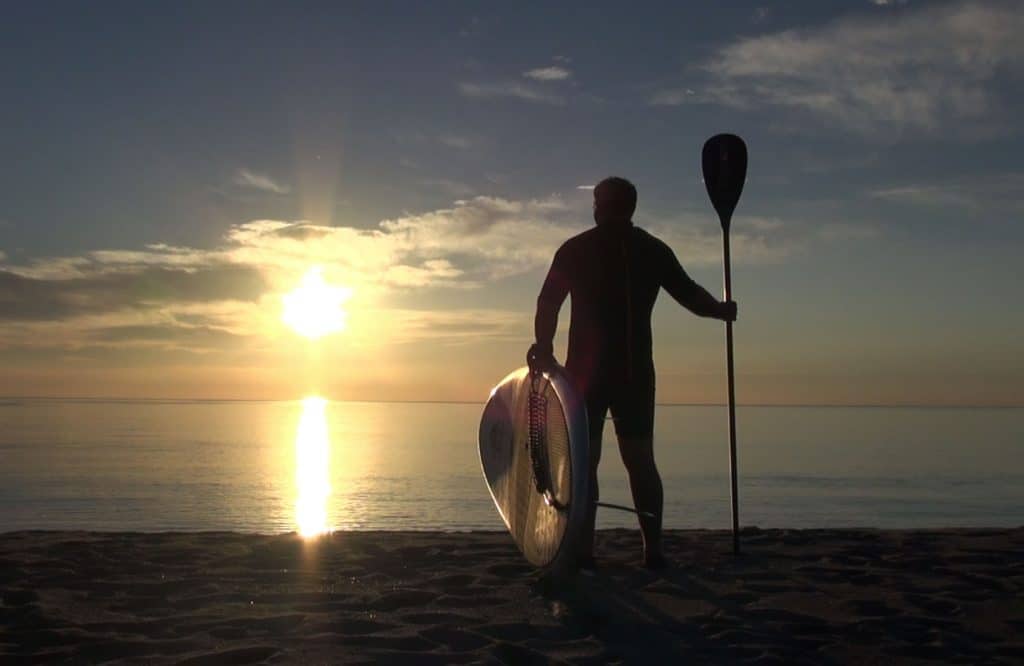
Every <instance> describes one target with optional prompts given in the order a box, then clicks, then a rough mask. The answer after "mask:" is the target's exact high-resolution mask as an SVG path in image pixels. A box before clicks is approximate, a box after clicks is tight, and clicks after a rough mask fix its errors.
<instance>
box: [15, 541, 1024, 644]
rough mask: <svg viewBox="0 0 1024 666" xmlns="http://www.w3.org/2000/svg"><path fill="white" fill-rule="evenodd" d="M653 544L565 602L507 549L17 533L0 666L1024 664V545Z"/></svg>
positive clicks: (616, 562) (635, 547)
mask: <svg viewBox="0 0 1024 666" xmlns="http://www.w3.org/2000/svg"><path fill="white" fill-rule="evenodd" d="M638 539H639V537H638V535H637V534H636V533H635V532H633V531H625V530H614V531H609V532H602V533H601V534H600V535H599V542H598V555H599V557H600V558H601V563H602V565H603V566H602V568H601V570H600V571H599V573H598V575H596V576H593V577H580V578H577V579H576V582H575V583H574V584H573V585H571V586H563V587H561V588H553V587H551V586H549V585H545V584H543V583H541V582H540V581H539V580H538V578H537V576H536V575H535V574H534V572H533V571H532V570H531V569H530V567H528V566H527V565H526V564H525V563H524V561H523V560H522V558H521V557H520V555H519V553H518V552H517V551H516V549H515V547H514V546H513V544H512V542H511V540H510V539H509V537H508V535H507V534H505V533H497V532H495V533H472V534H440V533H430V532H421V533H415V532H405V533H398V532H357V533H337V534H334V535H331V536H329V537H326V538H322V539H319V540H316V541H311V542H304V541H303V540H302V539H300V538H298V537H296V536H294V535H280V536H259V535H243V534H231V533H168V534H137V533H134V534H114V533H85V532H17V533H8V534H2V535H0V596H2V605H0V661H2V662H16V663H30V662H33V661H48V660H56V659H66V660H70V661H74V662H99V661H104V660H118V659H123V660H127V661H131V662H145V663H178V662H181V663H190V664H205V663H210V664H213V663H217V664H220V663H254V662H260V661H265V662H268V663H283V662H299V661H301V662H307V663H324V662H332V663H338V662H342V663H358V662H364V661H365V662H374V661H384V662H388V663H406V662H407V663H416V664H429V663H464V662H478V661H483V662H508V663H529V662H531V661H545V660H554V661H565V662H580V663H598V662H601V663H603V662H615V661H620V662H629V663H633V662H640V661H642V660H647V659H652V658H653V659H655V660H658V659H661V660H664V659H666V658H672V659H674V660H678V659H679V658H680V657H682V658H686V659H687V660H688V661H690V662H691V663H707V662H728V663H736V662H746V661H750V662H756V663H814V664H827V663H849V662H856V663H891V662H894V661H899V662H901V663H905V662H908V661H913V660H922V661H925V660H936V659H938V660H942V661H944V662H962V663H981V662H991V663H1021V662H1022V661H1024V528H1019V529H1013V530H1005V529H1002V530H996V529H991V530H989V529H986V530H937V531H936V530H928V531H878V530H763V531H761V530H748V531H746V532H745V534H744V539H743V544H744V548H745V551H744V554H743V555H741V556H740V557H738V558H734V557H733V556H732V555H731V554H730V552H729V548H730V537H729V534H728V533H726V532H712V531H675V532H670V533H669V534H668V536H667V541H666V543H667V551H668V553H669V555H670V556H671V557H672V558H673V559H674V560H675V561H676V562H677V565H678V566H677V567H676V568H675V569H673V570H672V571H670V572H668V573H665V574H656V573H651V572H648V571H645V570H644V569H642V568H640V567H638V565H637V562H636V559H637V556H638V554H639V548H640V545H639V541H638ZM651 663H657V661H654V662H651Z"/></svg>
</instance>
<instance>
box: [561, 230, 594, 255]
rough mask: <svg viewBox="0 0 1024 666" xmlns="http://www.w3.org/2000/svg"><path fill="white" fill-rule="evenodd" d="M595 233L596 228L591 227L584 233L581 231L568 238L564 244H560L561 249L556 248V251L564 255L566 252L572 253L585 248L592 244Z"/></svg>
mask: <svg viewBox="0 0 1024 666" xmlns="http://www.w3.org/2000/svg"><path fill="white" fill-rule="evenodd" d="M596 231H597V227H591V228H590V229H587V230H586V231H581V232H580V233H578V234H576V235H575V236H570V237H569V238H568V239H567V240H566V241H565V242H564V243H562V245H561V247H559V248H558V251H559V252H560V253H563V254H564V253H567V252H573V251H575V250H577V249H579V248H581V247H585V246H586V245H588V244H589V243H592V242H593V240H594V238H595V237H596V236H595V232H596Z"/></svg>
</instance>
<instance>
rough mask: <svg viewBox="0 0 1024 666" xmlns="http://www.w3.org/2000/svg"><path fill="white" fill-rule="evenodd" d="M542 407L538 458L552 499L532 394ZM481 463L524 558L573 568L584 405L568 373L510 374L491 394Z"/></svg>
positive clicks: (581, 512) (585, 443)
mask: <svg viewBox="0 0 1024 666" xmlns="http://www.w3.org/2000/svg"><path fill="white" fill-rule="evenodd" d="M531 386H533V387H534V390H536V392H537V394H538V397H540V398H541V399H542V400H541V403H540V404H542V405H543V416H542V418H541V419H540V420H539V423H541V424H542V425H543V426H544V427H543V428H542V430H541V432H540V433H539V434H540V435H541V436H540V438H539V441H540V444H541V446H540V447H539V449H538V451H537V452H538V453H539V455H538V460H539V461H540V466H541V470H542V474H545V475H546V477H547V478H546V479H545V484H544V485H545V486H550V498H551V499H552V500H554V501H553V502H549V501H547V499H546V498H545V495H544V494H543V493H542V492H540V491H539V490H538V488H537V480H536V474H535V471H534V463H533V458H532V457H531V450H530V394H531ZM479 444H480V464H481V467H482V468H483V473H484V478H485V479H486V481H487V487H488V489H489V490H490V492H491V497H493V498H494V504H495V506H496V507H497V509H498V513H499V514H500V515H501V518H502V520H504V522H505V526H506V527H508V530H509V533H510V534H511V535H512V538H513V540H514V541H515V542H516V545H518V546H519V549H520V550H521V551H522V552H523V555H524V556H525V557H526V559H527V560H528V561H529V562H530V563H531V564H533V565H535V566H537V567H540V568H545V569H548V568H550V569H559V568H562V567H565V566H567V565H570V564H572V563H573V560H574V555H575V545H576V541H577V539H578V536H579V533H580V531H581V530H582V527H583V521H584V520H585V518H586V511H585V509H586V502H587V501H588V489H587V485H588V474H587V468H588V465H589V457H588V454H589V451H588V448H589V440H588V435H587V418H586V407H585V406H584V403H583V401H582V400H581V399H580V397H579V396H578V395H577V393H576V391H575V389H574V388H573V386H572V383H571V382H570V381H569V378H568V376H567V375H566V374H565V370H564V369H562V368H557V369H555V370H552V372H550V373H543V374H542V375H540V376H538V377H533V376H531V373H530V371H529V369H528V368H525V367H524V368H519V369H518V370H515V371H513V372H512V373H510V374H509V375H508V376H507V377H505V379H503V380H502V381H501V383H499V384H498V386H496V387H495V388H494V390H493V391H491V396H490V399H489V400H488V401H487V405H486V406H485V407H484V413H483V418H482V419H481V421H480V441H479Z"/></svg>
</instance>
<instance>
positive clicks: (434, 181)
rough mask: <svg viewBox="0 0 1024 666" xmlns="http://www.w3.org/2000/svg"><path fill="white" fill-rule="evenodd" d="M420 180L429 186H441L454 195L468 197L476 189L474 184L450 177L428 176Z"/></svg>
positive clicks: (440, 187)
mask: <svg viewBox="0 0 1024 666" xmlns="http://www.w3.org/2000/svg"><path fill="white" fill-rule="evenodd" d="M420 182H421V183H423V184H424V185H427V186H429V187H436V188H439V189H441V190H443V191H444V192H447V193H448V194H450V195H451V196H453V197H462V198H464V197H468V196H470V195H472V194H473V191H474V190H473V186H472V185H468V184H466V183H461V182H459V181H457V180H450V179H448V178H426V179H424V180H421V181H420Z"/></svg>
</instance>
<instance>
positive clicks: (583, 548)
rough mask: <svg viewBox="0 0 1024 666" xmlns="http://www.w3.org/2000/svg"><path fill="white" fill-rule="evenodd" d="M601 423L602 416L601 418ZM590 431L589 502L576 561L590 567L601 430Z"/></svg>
mask: <svg viewBox="0 0 1024 666" xmlns="http://www.w3.org/2000/svg"><path fill="white" fill-rule="evenodd" d="M601 419H602V421H603V420H604V416H603V415H602V417H601ZM591 424H592V425H591V430H590V481H589V483H590V501H589V504H588V506H587V519H586V520H585V521H584V523H583V532H582V533H581V534H580V544H579V551H578V556H577V559H578V560H579V562H580V563H581V564H585V565H587V566H592V564H593V560H594V526H595V523H596V522H597V504H596V502H597V500H598V497H599V494H598V489H597V465H598V463H600V462H601V428H600V427H598V428H595V427H594V426H593V420H592V421H591Z"/></svg>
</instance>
